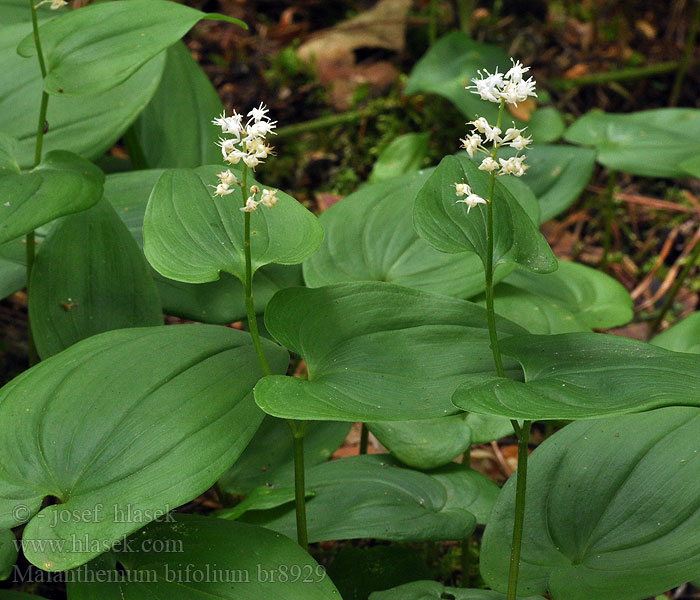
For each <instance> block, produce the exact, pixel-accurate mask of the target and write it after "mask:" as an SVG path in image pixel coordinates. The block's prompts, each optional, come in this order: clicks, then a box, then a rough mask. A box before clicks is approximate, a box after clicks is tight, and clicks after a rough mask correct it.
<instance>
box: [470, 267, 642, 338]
mask: <svg viewBox="0 0 700 600" xmlns="http://www.w3.org/2000/svg"><path fill="white" fill-rule="evenodd" d="M558 262H559V268H558V269H557V270H556V271H555V272H554V273H546V274H539V273H529V272H527V271H524V270H522V269H518V270H516V271H514V272H513V273H511V274H510V275H509V276H508V277H506V278H505V280H504V281H502V282H501V283H499V284H498V285H497V286H496V288H495V290H494V304H495V308H496V312H497V313H498V314H499V315H501V316H503V317H506V318H507V319H510V320H511V321H514V322H515V323H518V325H522V326H523V327H525V329H527V330H528V331H529V332H530V333H571V332H574V331H590V330H591V329H607V328H611V327H617V326H619V325H624V324H625V323H628V322H629V321H631V320H632V317H633V316H634V312H633V311H632V298H630V295H629V293H628V292H627V290H626V289H625V288H624V286H622V285H621V284H620V283H619V282H617V281H616V280H615V279H613V278H612V277H608V276H607V275H606V274H605V273H602V272H600V271H596V270H595V269H591V268H589V267H586V266H584V265H580V264H577V263H572V262H567V261H563V260H560V261H558ZM476 301H477V302H478V303H479V304H481V305H482V306H485V305H486V301H485V299H484V297H483V295H482V296H480V297H479V298H478V299H476Z"/></svg>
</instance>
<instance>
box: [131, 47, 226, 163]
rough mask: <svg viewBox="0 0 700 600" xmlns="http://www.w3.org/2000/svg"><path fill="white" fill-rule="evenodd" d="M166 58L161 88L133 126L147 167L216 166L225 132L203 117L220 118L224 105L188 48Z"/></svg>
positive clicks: (174, 49) (170, 50) (171, 51)
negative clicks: (218, 144) (221, 136)
mask: <svg viewBox="0 0 700 600" xmlns="http://www.w3.org/2000/svg"><path fill="white" fill-rule="evenodd" d="M166 56H167V59H166V63H165V71H164V72H163V77H162V78H161V80H160V85H159V86H158V89H157V90H156V93H155V94H154V95H153V98H151V101H150V102H149V103H148V106H146V108H145V109H144V110H143V112H142V113H141V114H140V115H139V118H138V119H137V120H136V122H135V123H134V129H135V131H136V135H137V137H138V140H139V142H140V145H141V149H142V150H143V153H144V155H145V158H146V162H147V163H148V166H149V167H151V168H160V167H193V168H194V167H199V166H200V165H208V164H212V163H216V162H218V161H220V160H221V151H220V150H219V148H217V146H216V142H217V140H218V136H219V134H220V133H221V130H220V129H218V128H216V127H214V126H213V125H212V124H211V122H210V121H209V120H208V119H203V118H202V116H203V115H218V114H220V113H221V111H222V110H223V109H222V106H221V100H219V96H218V94H217V93H216V90H215V89H214V86H213V85H212V84H211V82H210V81H209V78H208V77H207V76H206V75H205V73H204V71H202V69H201V67H200V66H199V65H198V64H197V61H195V60H194V59H193V58H192V55H191V54H190V52H189V50H188V49H187V47H186V46H185V45H184V44H182V43H180V42H178V43H176V44H175V45H173V46H171V47H170V48H168V50H167V52H166Z"/></svg>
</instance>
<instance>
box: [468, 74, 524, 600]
mask: <svg viewBox="0 0 700 600" xmlns="http://www.w3.org/2000/svg"><path fill="white" fill-rule="evenodd" d="M529 69H530V67H524V66H523V65H522V64H520V62H518V61H513V66H512V67H511V69H510V70H508V71H507V72H506V73H499V72H498V69H496V70H495V71H494V73H489V72H488V71H485V70H484V73H483V74H482V73H481V71H479V77H477V78H475V79H472V82H473V83H474V85H472V86H468V87H467V89H470V90H471V91H472V92H473V93H475V94H478V95H479V96H480V97H481V99H482V100H486V101H488V102H494V103H497V104H498V105H499V107H498V119H497V121H496V125H495V126H492V125H490V124H489V122H488V121H487V120H486V119H485V118H484V117H478V118H477V119H475V120H474V121H471V122H470V123H468V124H469V125H471V126H472V128H473V130H472V132H471V134H469V135H467V136H466V137H465V138H464V139H462V140H460V141H461V142H462V148H464V149H465V150H466V152H467V154H469V157H470V158H473V157H474V155H475V153H477V152H480V153H483V154H486V157H485V158H484V159H483V160H482V161H481V164H480V165H479V169H480V170H482V171H486V172H488V173H489V174H490V175H491V178H490V181H489V190H488V198H486V199H484V198H481V197H480V196H478V195H476V194H475V193H473V192H472V190H471V188H470V186H469V185H468V184H466V183H460V182H457V183H455V189H456V193H457V196H464V198H460V199H459V200H457V202H462V203H464V204H466V205H467V214H469V211H470V210H471V209H472V208H474V207H476V206H477V205H479V204H486V245H487V246H486V260H485V264H484V279H485V282H484V283H485V295H486V315H487V321H488V330H489V339H490V341H491V353H492V354H493V361H494V364H495V367H496V373H497V374H498V376H499V377H505V371H504V369H503V361H502V359H501V352H500V349H499V345H498V332H497V330H496V310H495V307H494V290H493V277H494V211H493V201H494V192H495V189H496V177H498V176H499V175H514V176H515V177H521V176H522V175H524V174H525V171H526V170H527V168H528V167H527V165H525V164H524V161H525V156H521V155H520V154H519V152H521V151H522V150H524V149H526V148H527V147H528V146H529V145H530V143H531V142H532V138H529V137H525V136H524V135H523V131H522V130H520V129H517V128H516V127H515V123H513V127H510V128H508V129H507V130H506V131H505V133H503V130H502V129H501V122H502V120H503V113H504V109H505V106H506V104H513V105H516V106H517V103H518V102H523V101H525V100H526V99H527V98H528V97H529V96H537V94H536V92H535V81H534V79H533V78H532V77H530V78H528V79H525V78H524V77H523V75H524V74H525V73H526V72H527V71H529ZM486 143H490V144H491V147H490V148H487V147H486V146H485V144H486ZM502 146H509V147H511V148H513V149H515V151H516V154H515V155H514V156H511V157H510V158H508V159H503V158H500V159H499V158H498V150H499V148H501V147H502ZM511 423H512V425H513V431H514V432H515V435H516V436H517V438H518V470H517V473H516V478H517V479H516V502H515V516H514V520H513V541H512V545H511V555H510V571H509V576H508V593H507V600H515V598H516V595H517V589H518V574H519V570H520V552H521V548H522V538H523V526H524V523H525V492H526V487H527V458H528V452H527V450H528V442H529V438H530V423H529V422H528V421H525V422H524V423H523V425H522V426H521V425H520V424H519V423H518V422H517V421H515V420H513V421H511Z"/></svg>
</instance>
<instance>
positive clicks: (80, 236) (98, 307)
mask: <svg viewBox="0 0 700 600" xmlns="http://www.w3.org/2000/svg"><path fill="white" fill-rule="evenodd" d="M29 297H30V298H31V301H30V303H29V320H30V323H31V327H32V335H33V337H34V342H35V343H36V347H37V350H38V351H39V355H40V356H41V357H42V358H48V357H49V356H52V355H53V354H57V353H58V352H60V351H61V350H64V349H66V348H68V347H69V346H71V345H73V344H74V343H75V342H78V341H80V340H82V339H85V338H87V337H90V336H92V335H95V334H98V333H102V332H104V331H111V330H113V329H122V328H126V327H142V326H148V325H162V323H163V314H162V310H161V306H160V299H159V298H158V291H157V290H156V286H155V284H154V283H153V279H152V278H151V274H150V272H149V268H148V263H146V259H145V258H144V256H143V253H142V252H141V250H140V249H139V247H138V246H137V245H136V242H135V241H134V238H133V237H131V234H130V233H129V230H128V229H127V228H126V226H125V225H124V223H122V221H121V220H120V219H119V217H118V216H117V214H116V213H115V212H114V209H113V208H112V207H111V206H110V204H109V203H108V202H106V201H101V202H99V203H98V204H97V205H96V206H94V207H93V208H91V209H89V210H86V211H83V212H80V213H78V214H75V215H71V216H69V217H65V218H64V219H63V220H61V222H60V223H59V224H58V225H57V226H56V227H55V228H54V229H53V230H52V231H51V233H50V234H49V235H48V237H47V238H46V240H45V241H44V242H43V243H42V244H41V246H40V247H39V252H38V253H37V256H36V262H35V263H34V267H33V268H32V278H31V282H30V286H29Z"/></svg>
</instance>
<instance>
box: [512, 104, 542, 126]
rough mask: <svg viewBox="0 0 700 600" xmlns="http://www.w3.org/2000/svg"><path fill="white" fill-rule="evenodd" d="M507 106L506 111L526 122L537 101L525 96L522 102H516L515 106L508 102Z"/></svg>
mask: <svg viewBox="0 0 700 600" xmlns="http://www.w3.org/2000/svg"><path fill="white" fill-rule="evenodd" d="M507 106H508V112H509V113H510V114H511V115H512V116H513V117H515V118H516V119H520V120H521V121H525V123H527V122H528V121H529V120H530V117H531V116H532V113H533V112H534V111H535V109H536V108H537V102H535V101H534V100H533V99H532V98H527V99H525V101H524V102H518V105H517V106H515V105H514V104H508V105H507Z"/></svg>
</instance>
